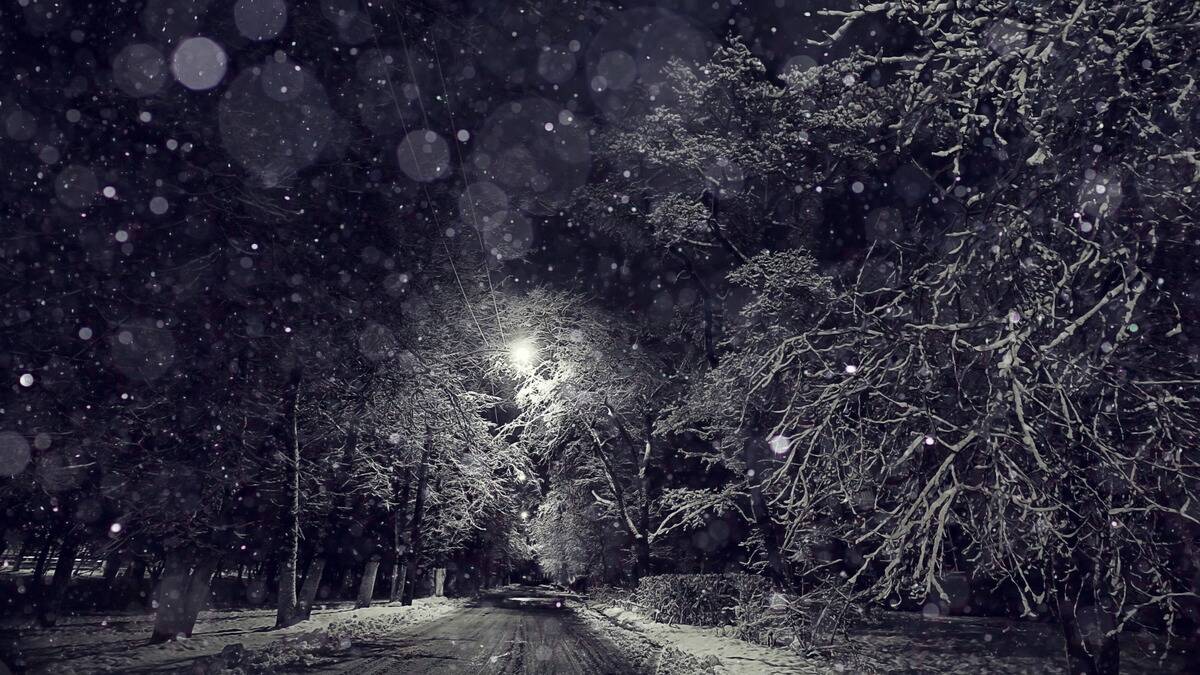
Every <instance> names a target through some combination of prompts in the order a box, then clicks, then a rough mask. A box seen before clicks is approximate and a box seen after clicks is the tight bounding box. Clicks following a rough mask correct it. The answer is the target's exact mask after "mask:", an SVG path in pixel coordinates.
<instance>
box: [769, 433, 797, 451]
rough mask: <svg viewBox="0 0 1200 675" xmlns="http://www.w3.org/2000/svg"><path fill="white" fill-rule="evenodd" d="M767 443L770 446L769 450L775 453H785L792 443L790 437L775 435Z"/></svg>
mask: <svg viewBox="0 0 1200 675" xmlns="http://www.w3.org/2000/svg"><path fill="white" fill-rule="evenodd" d="M767 443H768V445H770V446H771V452H773V453H775V454H777V455H784V454H787V451H788V448H790V447H791V445H792V441H791V439H789V438H788V437H787V436H775V437H774V438H772V439H771V440H770V441H768V442H767Z"/></svg>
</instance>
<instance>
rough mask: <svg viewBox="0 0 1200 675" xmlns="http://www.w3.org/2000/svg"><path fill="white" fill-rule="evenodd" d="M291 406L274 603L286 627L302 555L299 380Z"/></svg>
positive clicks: (293, 615) (293, 613) (292, 617)
mask: <svg viewBox="0 0 1200 675" xmlns="http://www.w3.org/2000/svg"><path fill="white" fill-rule="evenodd" d="M294 386H295V392H294V393H293V395H292V406H291V408H292V409H291V418H292V424H291V438H290V439H289V440H290V441H291V442H290V443H289V444H288V445H289V446H290V448H289V449H290V450H291V456H290V457H288V460H287V461H286V462H285V463H284V465H285V468H286V472H287V473H286V477H285V480H284V485H285V489H284V517H283V523H282V524H283V533H282V534H283V547H282V549H283V550H282V551H280V561H279V590H278V592H277V595H276V604H275V627H276V628H286V627H288V626H291V625H292V624H294V623H296V622H297V621H298V620H299V617H298V615H297V607H296V563H297V559H298V556H299V554H300V419H299V417H300V415H299V408H300V380H299V378H298V377H297V378H296V381H295V383H294Z"/></svg>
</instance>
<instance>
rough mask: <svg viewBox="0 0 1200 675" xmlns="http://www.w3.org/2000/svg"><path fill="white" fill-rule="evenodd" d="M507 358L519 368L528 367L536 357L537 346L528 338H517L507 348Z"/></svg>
mask: <svg viewBox="0 0 1200 675" xmlns="http://www.w3.org/2000/svg"><path fill="white" fill-rule="evenodd" d="M508 358H509V359H511V360H512V362H513V365H515V366H517V367H519V368H528V367H530V366H532V365H533V362H534V360H535V359H536V358H537V348H536V347H534V346H533V343H532V342H530V341H529V340H518V341H516V342H514V343H512V345H510V346H509V348H508Z"/></svg>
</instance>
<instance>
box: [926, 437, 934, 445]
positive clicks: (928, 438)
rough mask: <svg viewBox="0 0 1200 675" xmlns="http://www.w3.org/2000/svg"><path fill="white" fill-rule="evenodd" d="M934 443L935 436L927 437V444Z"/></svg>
mask: <svg viewBox="0 0 1200 675" xmlns="http://www.w3.org/2000/svg"><path fill="white" fill-rule="evenodd" d="M933 443H934V440H933V436H926V437H925V445H933Z"/></svg>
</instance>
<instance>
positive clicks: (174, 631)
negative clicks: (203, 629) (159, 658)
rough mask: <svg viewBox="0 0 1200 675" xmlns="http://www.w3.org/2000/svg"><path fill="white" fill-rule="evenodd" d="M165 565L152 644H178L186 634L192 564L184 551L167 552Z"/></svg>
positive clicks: (158, 595) (159, 589) (158, 591)
mask: <svg viewBox="0 0 1200 675" xmlns="http://www.w3.org/2000/svg"><path fill="white" fill-rule="evenodd" d="M165 558H166V559H165V560H164V562H163V572H162V577H161V578H160V579H159V582H158V590H157V592H156V593H155V597H154V599H155V602H156V603H157V612H156V613H155V615H154V632H153V634H151V636H150V642H152V643H159V642H166V641H168V640H174V639H175V638H176V637H178V636H179V635H182V634H185V633H184V628H185V627H184V625H183V624H184V617H185V616H186V615H187V596H188V592H187V591H188V577H189V576H190V575H189V573H188V561H187V557H186V556H185V555H184V553H183V552H182V551H178V550H174V551H167V552H166V554H165Z"/></svg>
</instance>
